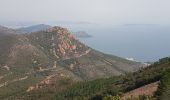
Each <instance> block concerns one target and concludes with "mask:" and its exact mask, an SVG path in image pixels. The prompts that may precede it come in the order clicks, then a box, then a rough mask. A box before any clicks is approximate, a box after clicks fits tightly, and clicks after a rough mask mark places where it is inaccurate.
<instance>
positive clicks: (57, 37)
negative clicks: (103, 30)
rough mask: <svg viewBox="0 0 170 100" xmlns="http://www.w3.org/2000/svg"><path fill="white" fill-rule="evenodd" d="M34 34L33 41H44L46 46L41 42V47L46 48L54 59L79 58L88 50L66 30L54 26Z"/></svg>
mask: <svg viewBox="0 0 170 100" xmlns="http://www.w3.org/2000/svg"><path fill="white" fill-rule="evenodd" d="M34 34H36V36H34V40H36V41H42V42H43V41H46V44H43V43H42V42H41V43H42V45H41V46H45V47H48V49H49V50H48V51H49V52H50V53H51V54H53V56H55V57H56V58H62V59H69V58H73V57H79V56H81V55H84V54H86V52H87V51H89V48H88V47H87V46H85V45H84V44H82V43H81V42H80V41H78V40H77V39H76V38H75V37H74V36H73V35H71V33H70V32H69V30H67V29H66V28H62V27H59V26H55V27H52V28H49V29H47V30H46V31H41V32H38V33H33V35H34ZM39 43H40V42H39ZM49 45H50V46H49Z"/></svg>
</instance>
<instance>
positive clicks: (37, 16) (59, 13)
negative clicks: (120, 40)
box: [0, 0, 170, 24]
mask: <svg viewBox="0 0 170 100" xmlns="http://www.w3.org/2000/svg"><path fill="white" fill-rule="evenodd" d="M0 21H1V22H2V21H39V22H48V21H75V22H79V21H85V22H86V21H87V22H94V23H100V22H102V23H103V22H105V23H125V24H127V23H142V24H169V23H170V0H0Z"/></svg>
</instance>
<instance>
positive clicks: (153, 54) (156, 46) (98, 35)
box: [68, 24, 170, 62]
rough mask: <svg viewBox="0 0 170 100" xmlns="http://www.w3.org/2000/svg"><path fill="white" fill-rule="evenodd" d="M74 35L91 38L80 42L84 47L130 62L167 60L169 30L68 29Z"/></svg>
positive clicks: (148, 27)
mask: <svg viewBox="0 0 170 100" xmlns="http://www.w3.org/2000/svg"><path fill="white" fill-rule="evenodd" d="M68 27H70V28H71V29H72V30H74V31H78V30H83V31H86V32H87V33H88V34H90V35H93V37H92V38H80V40H81V41H82V42H83V43H85V44H87V45H88V46H90V47H92V48H94V49H97V50H99V51H102V52H105V53H109V54H113V55H117V56H121V57H124V58H134V59H135V60H137V61H142V62H147V61H151V62H152V61H156V60H159V59H160V58H162V57H167V56H170V45H169V43H170V42H169V40H170V29H169V28H168V26H167V25H166V26H163V25H154V24H146V25H145V24H138V25H137V24H136V25H133V24H130V25H113V26H108V27H107V25H105V27H104V26H99V25H95V26H93V25H71V26H68Z"/></svg>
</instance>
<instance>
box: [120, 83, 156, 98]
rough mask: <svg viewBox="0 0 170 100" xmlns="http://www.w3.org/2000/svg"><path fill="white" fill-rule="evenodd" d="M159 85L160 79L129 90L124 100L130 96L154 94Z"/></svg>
mask: <svg viewBox="0 0 170 100" xmlns="http://www.w3.org/2000/svg"><path fill="white" fill-rule="evenodd" d="M158 85H159V81H157V82H154V83H151V84H148V85H145V86H143V87H140V88H137V89H135V90H132V91H130V92H127V93H125V94H124V96H123V98H122V100H126V99H127V98H130V97H138V96H140V95H148V96H153V95H154V93H155V92H156V91H157V89H158Z"/></svg>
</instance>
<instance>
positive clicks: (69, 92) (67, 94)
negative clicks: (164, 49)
mask: <svg viewBox="0 0 170 100" xmlns="http://www.w3.org/2000/svg"><path fill="white" fill-rule="evenodd" d="M169 70H170V58H164V59H161V60H160V61H158V62H155V63H154V64H152V65H151V66H149V67H147V68H144V69H141V70H139V71H137V72H134V73H128V74H126V75H121V76H114V77H110V78H101V79H96V80H92V81H84V82H73V83H72V81H71V80H67V81H63V80H62V81H60V82H61V83H59V84H56V83H55V82H56V81H55V80H53V82H54V83H53V84H49V85H48V86H46V87H45V88H39V89H37V90H33V91H30V92H27V93H24V92H21V93H18V94H16V95H13V96H11V97H10V99H13V100H15V99H16V100H18V99H19V100H34V99H35V100H36V99H39V100H47V99H48V100H124V98H125V97H126V99H125V100H157V98H158V97H159V96H161V97H162V99H158V100H168V99H164V98H165V97H167V98H168V96H169V95H167V94H168V93H169V89H168V88H166V87H167V86H169V81H167V80H169V78H167V77H168V75H169ZM160 80H161V83H160V84H162V85H160V87H159V89H158V93H155V92H156V91H157V88H158V83H157V82H158V81H160ZM61 84H65V86H64V87H62V86H63V85H61ZM58 86H60V89H59V88H58ZM144 89H146V90H144ZM143 94H144V95H143ZM129 95H132V96H134V97H130V98H129ZM140 95H141V96H140Z"/></svg>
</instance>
